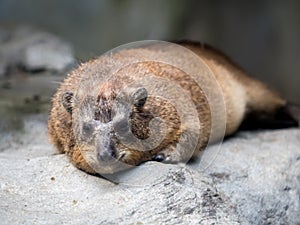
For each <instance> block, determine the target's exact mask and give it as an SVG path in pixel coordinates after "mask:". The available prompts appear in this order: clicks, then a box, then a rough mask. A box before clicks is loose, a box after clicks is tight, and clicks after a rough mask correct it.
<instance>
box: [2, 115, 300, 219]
mask: <svg viewBox="0 0 300 225" xmlns="http://www.w3.org/2000/svg"><path fill="white" fill-rule="evenodd" d="M26 121H27V122H26V123H25V126H24V131H23V132H15V133H10V132H3V131H1V134H0V223H1V224H300V130H299V129H286V130H277V131H260V132H242V133H239V134H238V135H236V136H235V137H233V138H231V139H228V140H226V141H225V142H224V143H223V145H222V148H221V150H220V152H219V154H218V156H217V157H216V159H215V160H214V161H213V162H212V163H211V165H210V166H209V167H208V168H207V169H206V170H204V171H203V170H200V169H199V164H198V163H197V162H196V163H193V164H190V165H165V164H161V163H155V162H149V163H146V164H144V165H141V166H139V167H137V168H135V169H134V170H132V171H129V172H127V173H126V174H125V175H124V176H123V178H122V179H123V181H124V182H121V184H119V185H116V184H113V183H111V182H109V181H107V180H105V179H102V178H99V177H95V176H91V175H87V174H85V173H84V172H82V171H79V170H77V169H76V168H74V167H73V166H72V165H71V164H70V163H69V161H68V159H67V158H66V156H64V155H57V154H55V150H54V148H53V147H52V146H51V145H49V143H48V142H47V138H46V123H45V117H44V116H33V117H27V118H26ZM209 150H210V149H208V150H207V151H209ZM130 177H131V179H130Z"/></svg>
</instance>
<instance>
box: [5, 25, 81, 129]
mask: <svg viewBox="0 0 300 225" xmlns="http://www.w3.org/2000/svg"><path fill="white" fill-rule="evenodd" d="M75 62H76V60H75V57H74V52H73V48H72V46H71V45H70V44H69V43H68V42H66V41H63V40H62V39H61V38H59V37H57V36H55V35H53V34H50V33H48V32H45V31H42V30H38V29H36V28H33V27H29V26H16V27H10V28H8V27H0V129H3V130H8V129H20V128H21V127H22V117H23V116H24V115H28V114H31V113H39V112H47V111H48V108H49V103H50V98H51V96H52V95H53V93H54V91H55V90H56V88H57V87H58V84H59V82H61V81H62V80H63V79H64V77H65V76H66V75H67V73H68V71H69V70H70V69H71V68H72V67H74V66H75V65H76V63H75Z"/></svg>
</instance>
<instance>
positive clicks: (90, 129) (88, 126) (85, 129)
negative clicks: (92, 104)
mask: <svg viewBox="0 0 300 225" xmlns="http://www.w3.org/2000/svg"><path fill="white" fill-rule="evenodd" d="M94 130H95V125H94V124H93V123H90V122H85V123H83V125H82V135H83V136H84V137H89V136H91V135H92V134H93V133H94Z"/></svg>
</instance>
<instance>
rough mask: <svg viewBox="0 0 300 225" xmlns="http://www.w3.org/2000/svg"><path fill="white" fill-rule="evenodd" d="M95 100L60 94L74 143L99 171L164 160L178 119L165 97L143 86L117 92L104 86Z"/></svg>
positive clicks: (115, 170)
mask: <svg viewBox="0 0 300 225" xmlns="http://www.w3.org/2000/svg"><path fill="white" fill-rule="evenodd" d="M103 87H104V88H101V90H100V92H99V93H98V95H97V97H96V98H94V97H91V96H88V95H87V97H85V99H83V100H82V99H81V100H79V99H76V96H74V94H73V93H71V92H65V93H64V94H63V95H62V105H63V107H64V108H65V110H66V111H67V112H68V113H70V114H71V115H72V123H73V130H72V132H73V133H74V136H75V139H76V142H77V145H78V147H79V149H80V150H81V153H82V155H83V157H84V158H85V160H86V161H87V163H88V164H89V165H90V166H91V167H92V168H93V169H94V170H95V171H96V172H97V173H100V174H101V173H102V174H106V173H114V172H118V171H121V170H124V169H127V168H129V167H131V166H134V165H138V164H140V163H141V162H144V161H149V160H163V158H162V156H161V154H159V153H160V152H161V151H162V150H164V149H166V148H168V147H170V146H171V145H172V146H174V144H176V139H177V136H178V135H177V134H178V132H179V129H180V120H179V118H178V115H177V113H176V110H175V108H174V107H172V105H170V104H168V103H166V102H165V101H164V99H163V98H160V97H154V96H149V95H148V91H147V90H146V88H144V87H131V88H128V89H126V90H122V91H116V89H114V88H112V87H111V86H109V85H104V86H103Z"/></svg>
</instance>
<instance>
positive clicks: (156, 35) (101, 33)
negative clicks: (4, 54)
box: [0, 0, 300, 104]
mask: <svg viewBox="0 0 300 225" xmlns="http://www.w3.org/2000/svg"><path fill="white" fill-rule="evenodd" d="M21 24H25V25H31V26H34V27H36V28H38V29H41V30H44V31H47V32H49V33H52V34H54V35H56V36H58V37H60V38H62V39H64V40H65V41H67V42H68V43H70V45H72V46H73V48H74V52H75V57H76V59H79V60H80V61H86V60H87V59H89V58H93V57H95V56H97V55H100V54H102V53H104V52H106V51H108V50H110V49H112V48H114V47H117V46H119V45H121V44H124V43H128V42H132V41H138V40H145V39H154V40H176V39H191V40H197V41H201V42H205V43H209V44H211V45H213V46H215V47H216V48H219V49H220V50H222V51H223V52H225V53H226V54H227V55H229V56H230V57H231V58H232V59H233V60H234V61H235V62H237V63H238V64H239V65H241V66H242V67H243V68H244V69H245V70H246V71H247V72H249V73H250V74H251V75H252V76H254V77H257V78H259V79H261V80H263V81H265V82H266V83H268V84H269V85H270V86H272V87H274V88H275V89H277V90H278V91H279V92H280V93H281V94H282V95H283V96H285V97H286V98H287V99H288V100H290V101H292V102H297V103H299V104H300V74H299V71H300V61H299V59H300V44H299V40H300V1H297V0H285V1H282V0H267V1H258V0H257V1H233V0H229V1H217V0H164V1H161V0H151V1H146V0H110V1H108V0H85V1H83V0H77V1H72V0H24V1H22V0H0V27H1V26H3V27H6V28H7V27H9V28H10V27H13V26H19V25H21ZM0 36H1V35H0ZM32 90H34V87H33V88H32ZM3 96H5V95H2V96H1V93H0V98H1V97H2V98H3ZM35 97H36V96H35ZM36 98H37V97H36ZM36 100H39V99H36Z"/></svg>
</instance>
